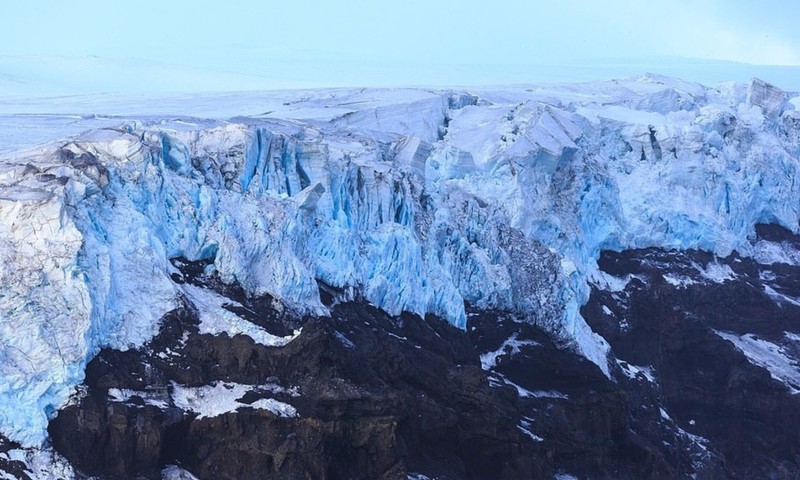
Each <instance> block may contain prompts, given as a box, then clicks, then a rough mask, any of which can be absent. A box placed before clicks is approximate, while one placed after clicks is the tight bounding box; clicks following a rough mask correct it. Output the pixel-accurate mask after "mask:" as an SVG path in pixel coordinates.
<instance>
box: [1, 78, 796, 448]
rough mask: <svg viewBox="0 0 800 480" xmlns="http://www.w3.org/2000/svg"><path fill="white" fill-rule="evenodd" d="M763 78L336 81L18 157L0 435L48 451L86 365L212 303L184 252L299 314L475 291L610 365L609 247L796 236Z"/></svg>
mask: <svg viewBox="0 0 800 480" xmlns="http://www.w3.org/2000/svg"><path fill="white" fill-rule="evenodd" d="M761 88H762V87H761V86H759V85H757V84H753V85H752V86H750V87H748V86H744V85H723V86H721V87H719V88H717V89H711V88H706V87H702V86H700V85H696V84H692V83H688V82H682V81H679V80H674V79H669V78H663V77H657V76H652V75H647V76H643V77H637V78H631V79H627V80H620V81H609V82H602V83H596V84H583V85H562V86H553V85H548V86H541V87H530V88H517V89H503V90H474V91H472V92H469V93H464V92H452V91H442V92H431V91H426V90H408V89H407V90H397V91H395V90H388V89H387V90H378V91H373V90H370V89H366V90H352V91H346V90H340V91H337V92H336V95H331V94H330V92H329V93H326V94H324V95H323V94H319V95H306V97H304V98H298V99H297V100H296V102H295V103H292V107H291V108H292V109H293V110H292V111H293V112H294V113H293V119H292V120H274V119H264V118H262V119H255V118H246V117H242V118H236V119H233V120H230V121H222V120H196V119H195V120H192V121H184V120H180V121H179V120H169V119H160V118H149V119H148V118H138V119H137V120H136V121H129V122H126V123H123V124H122V125H120V126H119V127H114V128H106V129H101V130H95V131H92V132H89V133H86V134H82V135H80V136H78V137H76V138H73V139H71V140H69V141H66V142H59V143H53V144H51V145H47V146H37V147H31V148H28V149H27V150H19V151H16V152H14V153H9V154H5V155H3V156H2V157H0V259H2V262H0V342H2V343H0V430H1V431H2V432H3V433H5V434H6V435H7V436H9V437H11V438H12V439H14V440H17V441H20V442H22V443H23V444H25V445H35V444H38V443H40V442H41V441H42V440H43V439H44V437H45V431H46V430H45V427H46V423H47V415H48V414H50V413H52V412H53V411H54V409H57V408H58V407H59V406H61V405H62V404H63V403H64V402H65V401H66V400H67V398H68V397H69V395H70V393H71V392H72V389H73V387H74V385H75V384H77V383H78V382H80V380H81V379H82V378H83V369H84V366H85V364H86V362H87V361H88V359H90V358H91V357H92V356H93V355H94V354H95V353H96V352H97V351H98V349H99V348H102V347H113V348H120V349H124V348H129V347H132V346H139V345H141V344H143V343H144V342H146V341H147V340H148V339H150V338H151V337H152V336H153V335H154V334H155V333H156V332H157V330H158V320H159V318H161V317H162V316H163V315H164V314H165V313H166V312H168V311H169V310H171V309H173V308H176V307H177V306H178V305H179V304H180V297H183V296H185V297H186V298H188V299H189V301H193V302H195V303H196V304H199V305H200V306H203V309H204V310H206V313H207V314H208V313H209V312H211V311H215V312H217V313H219V312H220V311H221V310H222V309H221V308H220V305H219V302H217V300H218V299H216V298H211V297H209V296H208V295H200V294H199V292H197V291H186V289H185V288H184V287H183V286H181V285H177V284H175V283H174V282H173V281H172V280H171V278H170V274H171V273H172V272H173V271H174V270H173V267H172V265H171V264H170V262H169V259H170V258H174V257H185V258H187V259H189V260H201V259H203V260H209V261H212V262H213V268H214V269H215V270H216V272H218V274H219V275H220V278H221V279H222V280H223V281H225V282H238V283H239V284H240V285H241V286H242V287H243V288H244V289H245V291H246V292H247V293H248V294H250V295H260V294H270V295H272V296H274V297H276V298H277V299H279V300H281V301H282V302H283V303H284V304H285V305H286V306H287V308H288V309H289V310H290V311H292V312H296V313H301V314H305V313H308V314H315V315H325V314H326V313H327V309H326V308H325V306H324V305H323V304H322V302H321V301H320V297H319V290H318V283H317V281H322V282H324V283H325V284H327V285H329V286H331V287H336V288H341V289H343V290H345V291H350V292H355V293H356V294H357V295H359V296H361V297H362V298H363V299H365V300H366V301H369V302H371V303H373V304H374V305H376V306H378V307H380V308H382V309H384V310H385V311H387V312H389V313H391V314H399V313H401V312H403V311H409V312H414V313H417V314H420V315H424V314H427V313H432V314H435V315H439V316H442V317H444V318H446V319H448V320H449V321H450V322H452V323H453V324H454V325H456V326H459V327H464V325H465V321H466V316H465V302H468V303H470V304H472V305H474V306H475V307H477V308H486V309H496V310H506V311H514V312H515V313H517V314H518V315H519V316H520V318H523V319H526V320H528V321H532V322H536V323H537V324H539V325H540V326H542V327H543V328H545V329H546V330H548V331H549V332H550V333H551V334H552V335H553V337H554V338H555V339H556V340H557V341H558V342H560V343H561V344H562V345H565V346H571V347H573V348H574V349H575V350H576V351H577V352H579V353H581V354H582V355H584V356H586V357H587V358H588V359H590V360H591V361H593V362H595V363H596V364H597V365H598V367H599V368H601V369H602V370H603V371H604V372H606V373H608V363H607V353H608V345H607V343H606V342H605V341H604V340H603V339H602V338H601V337H599V336H598V335H596V334H594V333H593V332H592V331H591V329H590V328H589V327H588V326H587V324H586V322H584V320H583V319H582V318H581V317H580V314H579V309H580V307H581V305H582V304H583V303H585V302H586V300H587V298H588V294H589V289H588V287H587V279H588V278H590V277H591V278H595V279H597V278H600V277H602V275H601V274H600V273H599V272H598V271H597V268H596V259H597V257H598V255H599V252H600V251H601V250H602V249H618V250H619V249H625V248H642V247H649V246H656V247H663V248H678V249H686V248H698V249H703V250H708V251H711V252H714V253H716V254H718V255H722V256H724V255H727V254H728V253H730V252H731V251H732V250H734V249H737V250H739V251H740V252H741V253H742V254H744V255H753V254H760V255H765V253H764V252H761V251H762V250H763V249H760V250H759V249H758V248H756V249H755V250H754V248H753V246H752V245H751V244H750V243H749V242H748V238H749V237H752V235H753V232H754V225H755V224H756V223H778V224H780V225H783V226H784V227H786V228H788V229H790V230H792V231H793V232H797V231H798V208H799V207H800V182H797V181H796V180H795V178H796V176H797V172H798V166H800V165H799V163H800V161H798V157H799V156H800V141H799V140H798V138H800V121H796V117H797V115H796V114H797V111H796V110H794V108H795V103H792V102H793V101H794V100H795V99H796V97H792V95H791V94H785V93H783V92H780V91H774V90H769V89H767V90H764V91H763V92H762V91H761V90H759V89H761ZM764 88H766V87H764ZM748 92H749V94H748ZM306 93H308V92H306ZM782 98H783V99H784V100H781V99H782ZM786 99H788V101H787V100H786ZM776 102H777V103H776ZM290 103H291V102H290ZM328 107H330V108H328ZM303 112H307V113H308V118H306V119H304V118H303ZM326 115H327V116H326ZM759 252H761V253H759ZM705 275H706V277H707V278H708V279H709V280H712V281H724V280H725V279H726V278H728V277H729V276H730V275H731V273H730V272H728V271H724V270H723V269H721V268H716V267H714V268H711V269H708V270H707V271H705ZM607 280H608V279H607ZM609 282H611V280H609ZM612 283H613V282H611V283H609V288H618V287H619V286H618V285H615V284H612ZM193 294H194V299H193V298H192V296H193ZM212 300H213V302H212ZM209 302H212V303H214V305H211V304H210V303H209ZM196 306H197V305H196ZM219 318H221V319H222V323H213V322H211V320H210V319H209V322H204V323H203V324H204V325H206V326H208V327H209V328H211V327H214V331H215V332H217V331H225V330H237V329H238V330H237V331H236V332H233V331H229V333H231V334H233V333H245V334H247V332H246V331H244V328H245V327H244V326H243V325H244V324H242V325H239V326H238V327H237V326H236V325H237V324H236V322H233V321H232V319H228V320H231V321H230V322H226V321H225V318H223V316H218V319H219ZM263 333H264V334H266V332H263ZM250 334H251V335H254V336H258V335H261V334H262V333H259V332H257V331H256V330H252V331H251V332H250ZM262 340H263V341H264V342H265V343H269V342H273V341H275V342H276V343H275V344H280V342H283V341H288V339H281V340H279V339H275V338H268V337H264V338H263V339H262Z"/></svg>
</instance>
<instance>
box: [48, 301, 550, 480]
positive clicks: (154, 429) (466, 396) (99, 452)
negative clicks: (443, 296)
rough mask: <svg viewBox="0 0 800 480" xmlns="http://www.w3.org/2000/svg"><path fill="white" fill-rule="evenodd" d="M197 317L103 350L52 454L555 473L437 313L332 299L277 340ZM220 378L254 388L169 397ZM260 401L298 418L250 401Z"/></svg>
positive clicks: (318, 471)
mask: <svg viewBox="0 0 800 480" xmlns="http://www.w3.org/2000/svg"><path fill="white" fill-rule="evenodd" d="M254 311H256V310H254ZM293 322H294V320H293ZM197 324H198V322H197V318H196V312H194V311H193V309H192V308H190V307H189V306H187V307H185V308H182V309H179V310H176V311H174V312H172V313H170V314H169V315H167V316H166V317H165V318H164V320H163V323H162V328H161V332H160V334H159V335H158V336H157V337H156V338H155V339H153V341H152V342H150V343H149V344H148V345H146V346H145V347H143V348H141V349H137V350H129V351H126V352H118V351H112V350H104V351H102V352H101V353H100V355H98V356H97V357H96V358H95V359H94V360H93V361H92V362H91V363H90V365H89V366H88V367H87V378H86V382H85V384H86V387H87V392H88V393H87V395H86V396H85V397H84V398H82V399H81V400H80V402H78V403H77V404H76V405H73V406H69V407H66V408H65V409H63V410H62V411H61V412H59V415H58V416H57V417H56V418H55V419H54V420H53V421H52V422H51V424H50V428H49V430H50V434H51V436H52V438H53V442H54V446H55V447H56V449H57V450H58V451H59V452H61V453H62V454H64V455H65V456H66V457H67V458H68V459H69V460H70V461H71V462H72V463H73V465H75V466H76V467H77V468H78V469H79V470H81V471H82V472H84V473H86V474H90V475H96V476H100V477H104V478H135V477H136V476H145V477H147V478H158V474H159V473H158V472H159V470H160V468H163V466H165V465H168V464H179V465H182V466H183V467H184V468H186V469H188V470H189V471H191V472H193V473H194V474H196V475H198V476H199V477H200V478H203V479H205V478H209V479H211V478H213V479H226V478H230V479H234V478H235V479H247V478H287V479H288V478H314V479H317V478H365V479H367V478H385V479H405V478H406V475H407V472H410V471H413V472H423V473H425V474H427V475H429V476H437V477H438V478H538V477H540V476H547V475H552V473H550V471H551V469H550V468H549V467H548V464H547V463H544V464H542V463H539V462H536V461H535V458H534V456H533V455H532V450H531V446H532V444H533V442H532V440H531V439H530V438H529V437H528V436H526V435H524V434H523V432H521V431H520V430H519V429H518V428H517V425H518V423H519V421H520V416H521V413H520V410H519V404H518V398H517V396H516V394H515V393H514V392H513V391H510V390H509V389H497V388H492V387H490V386H489V382H488V380H487V377H486V374H485V373H484V372H483V371H482V370H481V367H480V361H479V358H478V354H477V352H476V350H475V349H474V347H473V346H472V345H471V343H470V340H469V337H468V336H467V335H465V334H464V333H463V332H461V331H459V330H457V329H455V328H453V327H452V326H450V325H448V324H446V323H445V322H443V321H441V320H438V319H435V318H428V319H426V320H423V319H421V318H418V317H415V316H412V315H403V316H401V317H399V318H390V317H388V316H387V315H386V314H384V313H383V312H381V311H379V310H377V309H375V308H373V307H371V306H368V305H365V304H361V303H348V304H339V305H336V306H335V307H333V309H332V317H331V318H324V319H306V320H305V323H304V325H303V328H302V333H301V334H300V335H299V336H298V337H297V338H295V339H294V340H292V341H291V342H290V343H288V344H287V345H285V346H283V347H268V346H264V345H261V344H257V343H255V342H254V341H253V340H252V339H250V338H249V337H245V336H241V335H237V336H234V337H229V336H227V335H225V334H223V335H218V336H212V335H201V334H199V333H198V329H197ZM218 381H219V382H228V383H231V384H232V383H234V382H235V383H238V384H243V385H251V386H252V388H251V390H250V391H248V392H247V393H246V394H245V395H244V396H243V397H242V398H240V399H239V402H240V403H241V404H242V408H239V409H238V410H236V411H231V412H228V413H223V414H220V415H216V416H211V417H201V416H198V415H197V414H196V413H195V412H191V411H183V410H181V409H180V408H178V407H176V406H175V402H174V401H173V399H172V397H173V396H174V390H175V388H177V387H176V385H182V386H184V387H199V386H203V385H209V384H212V383H214V382H218ZM226 384H227V383H226ZM264 385H280V386H283V387H286V388H277V389H273V390H272V391H266V390H265V389H263V388H260V386H264ZM109 389H117V390H112V391H111V392H109ZM125 389H127V390H128V391H132V392H133V394H132V395H130V396H129V397H128V398H122V399H121V398H115V397H114V395H113V394H112V393H113V392H117V391H124V390H125ZM287 389H291V390H287ZM292 392H295V393H292ZM144 397H147V398H144ZM154 398H155V399H157V400H159V401H160V402H161V403H160V404H155V405H154V403H153V399H154ZM260 398H274V399H276V400H278V401H281V402H284V403H288V404H290V405H292V406H293V407H295V408H296V409H297V412H298V415H297V416H296V417H284V416H279V415H276V414H274V413H272V412H270V411H267V410H261V409H253V408H247V407H246V405H247V404H252V403H254V402H255V401H257V400H259V399H260Z"/></svg>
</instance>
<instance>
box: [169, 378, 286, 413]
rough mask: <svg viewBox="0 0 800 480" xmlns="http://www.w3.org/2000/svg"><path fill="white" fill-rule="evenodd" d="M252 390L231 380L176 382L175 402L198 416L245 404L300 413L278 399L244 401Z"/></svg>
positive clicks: (223, 411)
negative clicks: (202, 383)
mask: <svg viewBox="0 0 800 480" xmlns="http://www.w3.org/2000/svg"><path fill="white" fill-rule="evenodd" d="M252 389H253V387H252V386H250V385H241V384H238V383H230V382H217V383H215V384H213V385H207V386H204V387H196V388H191V387H184V386H181V385H178V384H175V383H174V384H173V385H172V401H173V402H174V403H175V406H176V407H178V408H181V409H183V410H190V411H192V412H194V413H196V414H197V418H206V417H216V416H218V415H222V414H225V413H229V412H235V411H236V410H238V409H239V408H243V407H249V408H255V409H259V410H269V411H270V412H272V413H274V414H275V415H277V416H279V417H296V416H297V410H296V409H295V408H294V407H293V406H291V405H289V404H288V403H284V402H279V401H278V400H275V399H274V398H262V399H260V400H256V401H255V402H253V403H251V404H247V403H243V402H240V401H239V400H240V399H241V398H242V397H243V396H244V394H245V393H247V392H248V391H250V390H252Z"/></svg>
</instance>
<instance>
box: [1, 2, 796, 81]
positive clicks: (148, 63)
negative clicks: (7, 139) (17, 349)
mask: <svg viewBox="0 0 800 480" xmlns="http://www.w3.org/2000/svg"><path fill="white" fill-rule="evenodd" d="M798 19H800V2H797V1H795V0H784V1H780V0H761V1H760V2H755V1H752V0H649V1H635V0H609V1H600V0H553V1H550V2H537V1H530V0H529V1H524V0H505V1H504V2H489V1H486V0H461V1H454V0H388V1H378V0H372V1H367V0H349V1H338V2H337V1H327V2H321V1H314V0H281V1H277V2H276V1H261V0H226V1H220V2H210V1H202V2H201V1H188V0H175V1H168V0H139V1H129V2H122V1H116V0H73V1H63V0H24V1H13V2H6V4H5V5H4V6H3V13H2V15H0V95H3V94H11V95H14V94H17V95H24V94H29V93H33V92H38V93H41V94H44V93H48V92H52V93H71V92H75V93H79V92H99V91H116V92H125V91H131V92H139V91H207V90H248V89H270V88H295V87H314V86H356V85H357V86H370V85H373V86H378V85H444V84H447V85H452V84H460V85H467V84H473V85H475V84H509V83H528V82H539V81H581V80H592V79H596V78H608V77H610V76H615V77H618V76H624V75H630V74H635V73H642V72H643V71H653V72H656V73H665V74H668V75H673V76H683V77H686V78H690V79H695V80H697V81H702V82H714V81H719V80H734V79H735V80H745V79H748V78H749V77H750V76H756V75H759V76H763V77H765V78H767V79H773V81H776V82H779V83H781V84H792V85H795V84H796V83H797V82H794V80H793V79H795V78H796V77H797V71H796V69H786V68H780V69H775V68H772V69H770V70H769V71H766V70H764V69H761V70H758V69H756V68H751V67H745V68H743V67H742V66H738V67H730V66H725V65H722V64H716V65H712V66H711V67H708V65H706V66H704V67H703V69H701V68H697V67H695V66H694V64H692V63H691V62H688V63H687V62H685V61H680V62H673V63H680V65H679V66H677V67H676V66H675V65H670V64H671V62H672V60H670V57H682V58H696V59H717V60H724V61H733V62H744V63H751V64H759V65H792V66H797V65H800V29H798V28H797V25H796V23H797V20H798ZM32 55H33V56H35V57H31V56H32ZM87 56H89V57H87ZM93 56H96V57H98V58H95V57H93ZM32 58H33V59H32ZM541 66H548V68H540V67H541ZM553 66H555V67H557V68H555V69H554V68H551V67H553ZM701 70H702V72H701ZM700 73H702V75H701V74H700Z"/></svg>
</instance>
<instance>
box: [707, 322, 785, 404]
mask: <svg viewBox="0 0 800 480" xmlns="http://www.w3.org/2000/svg"><path fill="white" fill-rule="evenodd" d="M714 333H716V334H717V335H719V336H720V337H722V338H724V339H725V340H728V341H729V342H731V343H733V345H734V346H735V347H736V348H737V349H738V350H740V351H741V352H742V353H744V355H745V356H746V357H747V359H748V360H749V361H750V363H752V364H754V365H758V366H759V367H762V368H764V369H766V370H767V371H768V372H769V373H770V376H772V378H774V379H775V380H778V381H779V382H781V383H783V384H784V385H786V387H787V388H788V389H789V391H791V392H792V394H797V393H800V362H798V361H797V359H794V358H791V357H790V356H789V355H788V354H787V352H786V349H785V348H783V347H781V346H780V345H776V344H774V343H772V342H768V341H766V340H764V339H761V338H757V337H756V336H755V335H753V334H750V333H748V334H745V335H734V334H732V333H727V332H720V331H716V330H715V331H714ZM789 339H791V337H789Z"/></svg>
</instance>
